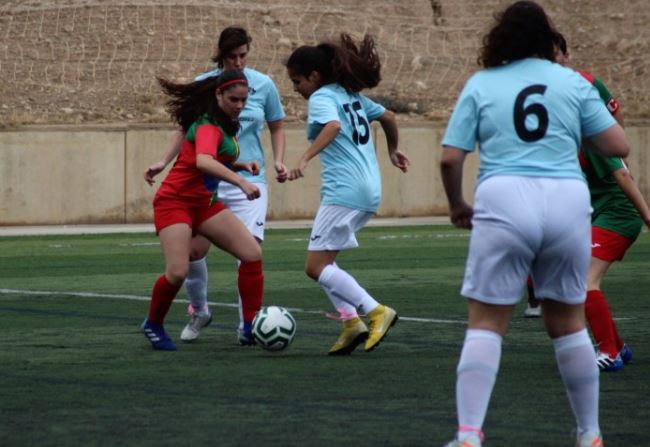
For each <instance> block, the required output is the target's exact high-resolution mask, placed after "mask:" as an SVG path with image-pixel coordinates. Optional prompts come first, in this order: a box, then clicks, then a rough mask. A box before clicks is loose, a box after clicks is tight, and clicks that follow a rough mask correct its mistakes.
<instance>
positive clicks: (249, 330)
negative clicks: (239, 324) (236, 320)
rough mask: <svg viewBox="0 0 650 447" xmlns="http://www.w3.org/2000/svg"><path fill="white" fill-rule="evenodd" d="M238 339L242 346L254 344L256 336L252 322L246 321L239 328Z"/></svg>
mask: <svg viewBox="0 0 650 447" xmlns="http://www.w3.org/2000/svg"><path fill="white" fill-rule="evenodd" d="M237 340H238V341H239V344H240V345H241V346H254V345H255V337H254V336H253V325H252V323H244V327H243V328H238V329H237Z"/></svg>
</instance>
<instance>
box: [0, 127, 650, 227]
mask: <svg viewBox="0 0 650 447" xmlns="http://www.w3.org/2000/svg"><path fill="white" fill-rule="evenodd" d="M443 131H444V129H443V128H442V127H441V126H439V125H429V124H426V123H418V124H405V125H400V147H401V148H402V150H404V151H405V152H406V153H407V154H408V155H409V157H410V158H411V163H412V165H411V169H410V171H409V172H408V173H407V174H403V173H401V172H400V171H399V170H398V169H397V168H395V167H393V166H392V165H391V164H390V161H389V159H388V156H387V154H386V145H385V140H384V137H383V133H382V131H381V128H379V127H378V126H374V127H373V132H374V134H375V142H376V145H377V151H378V158H379V162H380V166H381V170H382V177H383V192H384V197H383V201H382V205H381V207H380V209H379V212H378V214H379V215H380V216H383V217H397V216H430V215H443V214H446V211H447V205H446V199H445V195H444V191H443V189H442V184H441V181H440V174H439V169H438V162H439V160H440V152H441V151H440V140H441V138H442V134H443ZM627 133H628V138H629V140H630V142H631V144H632V148H633V152H632V155H631V156H630V158H629V164H630V168H631V170H632V173H633V174H634V176H635V178H636V179H637V182H638V183H639V186H640V188H641V191H642V192H643V193H644V195H645V197H646V198H648V199H650V194H649V193H650V156H648V154H647V149H646V148H647V147H648V144H650V141H649V140H650V129H649V128H645V127H643V128H642V127H632V128H628V129H627ZM172 135H173V130H172V129H171V128H169V127H141V128H139V127H114V126H112V127H111V126H108V127H84V128H79V127H75V128H71V127H29V128H25V129H19V130H11V131H3V132H0V225H48V224H90V223H145V222H151V221H152V207H151V200H152V198H153V195H154V193H155V190H156V186H154V187H150V186H149V185H147V184H146V183H145V181H144V180H143V177H142V173H143V172H144V170H145V169H146V167H147V166H149V165H150V164H151V163H152V162H154V161H156V160H158V159H159V158H160V157H161V156H162V154H163V153H164V151H165V150H166V147H167V144H168V142H169V140H170V138H171V136H172ZM286 138H287V150H286V156H285V161H286V163H287V165H288V166H292V164H293V163H294V162H295V160H297V158H298V157H299V156H300V155H301V154H302V153H303V152H304V151H305V150H306V148H307V141H306V138H305V132H304V125H301V124H291V125H288V126H287V127H286ZM265 144H266V147H270V141H269V136H268V134H267V135H265ZM267 165H269V166H272V165H271V164H270V151H267ZM477 165H478V156H477V154H472V155H471V156H470V157H469V158H468V160H467V164H466V170H465V179H464V185H463V187H464V189H465V194H466V197H467V198H468V199H469V200H471V199H472V197H473V188H474V184H475V180H474V179H475V176H476V169H477ZM269 174H270V176H269V177H270V178H269V195H270V208H269V219H271V220H279V219H293V218H311V217H313V215H314V213H315V211H316V209H317V208H318V204H319V186H320V166H319V163H318V160H317V159H315V160H313V161H312V162H311V163H310V164H309V166H308V168H307V175H306V176H305V178H303V179H300V180H299V181H295V182H287V183H284V184H278V183H277V182H275V180H274V179H273V177H272V174H273V169H272V168H271V169H270V172H269ZM163 176H164V173H163V174H161V175H160V176H159V178H163Z"/></svg>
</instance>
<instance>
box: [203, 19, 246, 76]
mask: <svg viewBox="0 0 650 447" xmlns="http://www.w3.org/2000/svg"><path fill="white" fill-rule="evenodd" d="M252 41H253V38H252V37H251V36H250V34H248V31H246V30H245V29H244V28H242V27H241V26H229V27H227V28H224V29H223V31H221V34H219V42H218V43H217V52H216V54H215V55H214V56H212V62H214V63H216V64H217V67H219V68H223V60H224V58H225V57H226V56H228V53H230V52H231V51H233V50H235V49H237V48H239V47H241V46H242V45H246V49H248V50H250V47H251V42H252Z"/></svg>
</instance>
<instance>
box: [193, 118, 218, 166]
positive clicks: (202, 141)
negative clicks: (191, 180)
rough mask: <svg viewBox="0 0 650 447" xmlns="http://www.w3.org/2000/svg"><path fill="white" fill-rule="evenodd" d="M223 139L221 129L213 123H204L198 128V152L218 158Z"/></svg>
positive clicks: (196, 144) (196, 141)
mask: <svg viewBox="0 0 650 447" xmlns="http://www.w3.org/2000/svg"><path fill="white" fill-rule="evenodd" d="M221 141H223V133H222V132H221V129H219V128H218V127H217V126H214V125H212V124H203V125H202V126H199V127H198V129H196V139H195V143H194V145H195V147H196V154H197V155H198V154H207V155H210V156H211V157H212V158H214V159H216V158H217V151H218V149H219V145H220V144H221Z"/></svg>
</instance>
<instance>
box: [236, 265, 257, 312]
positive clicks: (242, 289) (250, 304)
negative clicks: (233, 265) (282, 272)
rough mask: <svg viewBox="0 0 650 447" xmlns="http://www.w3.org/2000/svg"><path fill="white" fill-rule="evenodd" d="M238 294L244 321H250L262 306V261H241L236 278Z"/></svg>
mask: <svg viewBox="0 0 650 447" xmlns="http://www.w3.org/2000/svg"><path fill="white" fill-rule="evenodd" d="M237 286H238V287H239V296H241V303H242V314H243V315H244V323H251V322H252V321H253V318H255V314H256V313H257V311H258V310H260V308H261V307H262V295H263V294H264V273H262V261H254V262H242V263H241V265H240V266H239V278H238V279H237Z"/></svg>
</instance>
